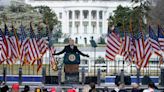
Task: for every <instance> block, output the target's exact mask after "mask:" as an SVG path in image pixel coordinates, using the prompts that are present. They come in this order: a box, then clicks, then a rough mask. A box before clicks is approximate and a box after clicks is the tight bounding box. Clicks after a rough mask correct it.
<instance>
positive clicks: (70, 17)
mask: <svg viewBox="0 0 164 92" xmlns="http://www.w3.org/2000/svg"><path fill="white" fill-rule="evenodd" d="M69 19H72V11H69Z"/></svg>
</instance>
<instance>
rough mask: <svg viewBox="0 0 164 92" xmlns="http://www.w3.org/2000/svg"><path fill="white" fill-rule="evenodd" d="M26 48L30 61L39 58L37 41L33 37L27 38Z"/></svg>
mask: <svg viewBox="0 0 164 92" xmlns="http://www.w3.org/2000/svg"><path fill="white" fill-rule="evenodd" d="M28 50H29V54H30V57H31V59H32V60H30V61H34V60H37V59H40V58H41V56H40V52H39V48H38V45H37V41H36V39H35V38H31V39H29V44H28Z"/></svg>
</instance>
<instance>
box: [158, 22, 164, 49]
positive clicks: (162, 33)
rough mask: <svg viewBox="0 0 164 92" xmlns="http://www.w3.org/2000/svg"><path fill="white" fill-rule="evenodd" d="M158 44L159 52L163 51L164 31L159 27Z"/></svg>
mask: <svg viewBox="0 0 164 92" xmlns="http://www.w3.org/2000/svg"><path fill="white" fill-rule="evenodd" d="M158 42H159V45H160V47H161V50H162V51H164V30H163V28H162V27H161V26H159V25H158Z"/></svg>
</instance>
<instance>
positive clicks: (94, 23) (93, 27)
mask: <svg viewBox="0 0 164 92" xmlns="http://www.w3.org/2000/svg"><path fill="white" fill-rule="evenodd" d="M92 33H93V34H95V33H96V22H93V23H92Z"/></svg>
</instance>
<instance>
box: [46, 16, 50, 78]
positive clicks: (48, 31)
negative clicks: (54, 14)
mask: <svg viewBox="0 0 164 92" xmlns="http://www.w3.org/2000/svg"><path fill="white" fill-rule="evenodd" d="M46 26H47V31H48V49H49V56H48V57H49V63H48V74H49V76H50V67H51V64H50V62H51V61H50V59H51V58H50V30H49V25H48V20H47V19H46Z"/></svg>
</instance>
